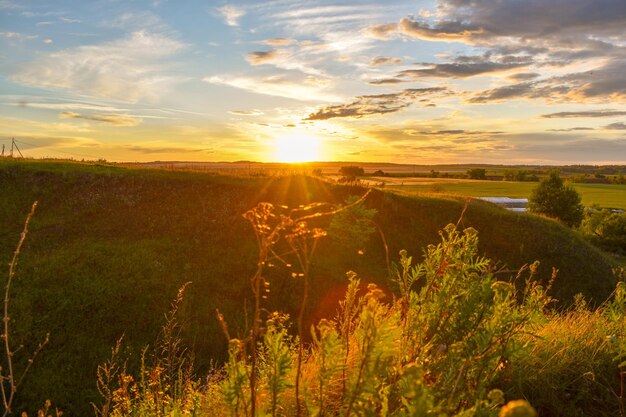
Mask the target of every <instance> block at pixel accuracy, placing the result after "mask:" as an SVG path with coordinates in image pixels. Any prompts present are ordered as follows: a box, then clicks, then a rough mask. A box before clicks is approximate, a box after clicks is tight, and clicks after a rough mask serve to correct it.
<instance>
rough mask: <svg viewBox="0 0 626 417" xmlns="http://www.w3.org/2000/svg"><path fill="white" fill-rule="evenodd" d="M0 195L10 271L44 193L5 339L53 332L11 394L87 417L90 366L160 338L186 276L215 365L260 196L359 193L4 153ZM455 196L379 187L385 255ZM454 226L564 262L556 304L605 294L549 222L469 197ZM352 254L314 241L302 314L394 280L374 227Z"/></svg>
mask: <svg viewBox="0 0 626 417" xmlns="http://www.w3.org/2000/svg"><path fill="white" fill-rule="evenodd" d="M0 191H1V194H0V263H2V265H5V267H3V269H2V271H1V273H2V276H4V277H6V276H7V273H6V272H7V271H6V265H7V263H8V261H9V258H10V256H11V254H12V251H13V250H14V246H15V244H16V242H17V240H18V238H19V232H20V231H21V227H22V222H23V219H24V217H25V215H26V213H27V212H28V210H29V208H30V205H31V203H32V202H33V201H34V200H38V201H39V208H38V211H37V213H36V215H35V218H34V219H33V221H32V223H31V227H30V233H29V236H28V240H27V245H26V246H25V248H24V249H23V253H22V255H21V257H20V265H19V268H18V274H17V276H16V281H15V283H14V291H13V298H12V301H11V302H12V304H11V311H12V317H13V318H14V319H15V320H14V321H15V323H14V324H13V328H12V329H13V332H14V334H13V336H12V337H13V343H14V344H15V345H18V344H21V343H23V344H24V345H25V346H26V347H25V350H28V349H29V346H33V345H34V344H35V343H37V342H38V341H39V340H41V338H42V337H43V336H44V335H45V333H46V332H50V335H51V336H50V344H49V345H48V346H47V347H46V348H45V350H44V352H43V354H42V355H41V356H40V357H39V358H37V362H36V364H35V366H34V367H33V368H32V371H31V373H30V374H29V375H28V377H27V379H26V382H25V384H24V386H23V388H22V391H21V393H20V396H19V400H20V402H21V404H31V405H32V406H33V407H34V406H36V405H37V404H41V402H42V401H43V400H45V399H46V398H49V399H51V400H52V401H53V402H54V403H55V404H57V405H59V406H60V408H61V409H62V410H63V411H65V413H66V415H87V414H90V413H91V410H90V407H89V405H88V404H89V402H90V401H94V402H97V401H98V396H97V392H96V389H95V374H96V366H97V364H98V363H100V362H102V361H103V360H105V359H106V358H107V357H108V356H109V354H110V349H111V347H112V346H113V345H114V344H115V342H116V340H117V339H118V338H119V337H120V336H121V335H124V337H125V346H126V347H127V351H128V352H129V353H134V354H135V355H137V354H138V352H140V351H141V348H142V347H143V346H144V345H146V344H150V343H153V342H154V340H155V338H156V337H157V335H158V332H159V329H160V327H161V325H162V323H163V313H165V312H166V311H167V308H168V305H169V303H170V300H171V299H173V298H174V296H175V294H176V291H177V289H178V288H179V287H180V286H181V285H182V284H183V283H184V282H187V281H192V282H193V284H192V285H191V286H190V287H189V288H188V291H187V298H186V302H185V304H184V305H183V310H182V317H183V320H184V322H185V336H186V340H187V341H188V343H189V344H190V345H191V346H192V347H193V349H194V351H195V353H196V360H197V363H198V365H199V367H200V368H201V369H206V366H207V364H208V363H209V361H210V360H211V359H216V360H220V359H221V358H223V356H224V353H225V338H224V336H223V335H222V333H221V331H220V329H219V326H218V323H217V321H216V320H215V309H216V308H219V309H220V311H221V312H222V313H223V314H224V315H225V317H226V319H227V320H228V322H229V325H230V326H231V331H232V332H233V335H237V334H238V333H239V334H240V335H241V334H242V333H241V332H242V329H243V328H244V322H245V319H244V314H243V312H244V311H246V310H245V306H246V300H249V298H250V284H249V278H250V276H251V275H252V274H253V272H254V269H255V266H256V242H255V239H254V235H253V232H252V229H251V228H250V226H249V225H248V224H247V222H246V220H244V219H243V217H242V216H241V214H242V213H244V212H245V211H246V210H248V209H250V208H251V207H253V206H255V205H256V204H257V203H258V202H260V201H271V202H273V203H276V204H286V205H289V206H295V205H298V204H307V203H311V202H316V201H329V202H334V203H340V202H343V201H344V200H345V198H346V197H347V196H349V195H351V194H362V193H363V192H364V191H363V190H361V189H355V188H349V187H337V186H333V185H329V184H327V183H324V182H321V181H318V180H315V179H311V178H305V177H285V178H269V179H268V178H256V179H249V178H238V177H226V176H217V175H210V174H194V173H171V172H166V171H152V170H132V169H122V168H116V167H108V166H99V165H83V164H73V163H72V164H69V163H52V162H21V161H7V160H5V161H0ZM464 204H465V202H464V201H460V200H458V199H453V198H450V199H441V198H432V197H428V196H424V197H418V198H408V197H401V196H396V195H391V194H385V193H381V192H374V193H372V194H371V195H370V197H368V200H367V202H366V205H367V206H368V207H371V208H376V209H377V210H378V214H377V215H376V218H375V221H376V223H377V224H378V226H379V228H380V230H381V231H382V233H383V234H384V236H385V237H386V240H387V242H388V244H389V252H390V257H391V259H392V261H393V260H395V259H397V253H398V251H399V250H400V249H402V248H405V249H407V250H408V251H409V253H410V254H413V255H417V256H419V255H420V254H421V251H422V249H421V248H423V247H425V246H426V245H427V244H429V243H433V242H436V241H438V234H437V233H438V231H439V230H440V229H441V228H442V227H443V226H445V225H446V224H447V223H450V222H456V221H457V220H458V219H459V216H460V214H461V212H462V211H463V206H464ZM462 225H463V226H465V227H469V226H472V227H475V228H476V229H478V230H479V233H480V242H481V250H482V251H484V253H485V255H486V256H488V257H490V258H492V259H497V260H499V261H501V262H502V264H500V266H503V265H506V266H507V267H509V268H511V269H515V268H518V267H519V266H521V265H523V264H525V263H528V262H532V261H534V260H540V261H541V262H542V267H541V269H540V274H539V275H540V277H541V278H542V279H545V280H547V279H548V278H549V276H550V270H551V267H552V266H555V267H556V268H558V269H559V270H560V272H559V278H558V279H557V282H556V284H555V288H554V295H555V296H556V297H557V298H558V299H559V300H561V301H563V302H564V303H567V302H568V301H570V300H571V298H572V297H573V295H574V294H576V293H578V292H583V293H585V294H586V295H587V296H588V297H590V298H592V299H594V300H596V301H600V300H603V299H604V297H606V296H607V295H608V294H609V292H610V291H611V289H612V288H613V287H614V285H613V279H612V275H611V267H610V264H609V263H608V261H607V260H606V259H605V258H604V257H603V256H602V254H601V253H600V252H598V251H597V250H595V249H594V248H593V247H591V246H589V245H588V244H587V243H586V242H584V241H583V240H582V239H581V238H580V237H579V236H578V235H576V234H575V233H573V232H571V231H570V230H568V229H566V228H564V227H562V226H561V225H559V224H557V223H555V222H553V221H550V220H546V219H542V218H539V217H535V216H531V215H519V214H516V213H511V212H508V211H506V210H504V209H500V208H498V207H495V206H492V205H490V204H487V203H484V202H480V201H475V200H472V201H471V202H470V203H469V204H468V207H467V210H466V212H465V214H464V216H463V219H462ZM362 250H363V252H364V253H365V255H364V256H362V255H359V254H358V253H356V251H350V252H347V251H346V250H343V249H342V248H341V247H338V246H337V245H336V244H335V243H333V241H332V239H325V240H323V241H322V242H321V243H320V247H319V250H318V252H317V254H316V256H315V258H314V262H313V265H312V281H313V287H314V290H313V294H312V296H311V299H310V302H309V307H310V308H309V309H308V317H309V319H310V320H314V319H317V318H319V317H321V316H324V315H328V314H333V313H334V311H335V308H336V304H335V299H336V297H339V296H341V295H343V291H342V289H343V288H344V286H345V284H346V280H345V272H346V271H348V270H354V271H356V272H357V273H358V274H359V275H360V276H361V277H362V278H363V279H364V280H366V281H368V280H369V281H376V282H378V283H381V284H383V285H387V286H389V281H388V280H387V279H386V277H387V266H386V262H385V251H384V246H383V244H382V240H381V239H380V236H379V235H378V234H374V235H372V237H371V239H370V241H369V243H368V244H367V245H366V247H364V248H362ZM269 274H270V279H271V282H272V292H271V296H270V297H269V300H268V304H267V308H268V309H270V310H271V309H272V308H275V307H277V306H281V308H282V309H285V310H287V311H292V312H293V311H295V309H296V307H297V306H298V305H299V302H300V295H301V291H302V288H301V285H300V283H299V282H298V281H296V280H293V279H292V278H291V277H290V273H289V271H288V270H287V269H286V268H284V267H280V266H277V267H276V268H274V269H273V270H272V271H270V273H269ZM509 275H511V274H503V275H502V278H503V279H507V278H508V277H509ZM512 275H514V273H512ZM248 304H249V303H248ZM24 356H25V355H24ZM135 359H136V357H135ZM129 364H130V366H133V364H136V360H135V361H134V362H133V361H131V362H129ZM31 411H32V410H31Z"/></svg>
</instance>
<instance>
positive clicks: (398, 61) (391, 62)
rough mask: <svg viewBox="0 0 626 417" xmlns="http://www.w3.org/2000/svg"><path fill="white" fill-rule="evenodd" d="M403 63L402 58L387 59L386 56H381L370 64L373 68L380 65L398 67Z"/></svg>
mask: <svg viewBox="0 0 626 417" xmlns="http://www.w3.org/2000/svg"><path fill="white" fill-rule="evenodd" d="M401 63H402V59H400V58H387V57H384V56H379V57H376V58H374V59H372V61H371V62H370V65H372V66H378V65H397V64H401Z"/></svg>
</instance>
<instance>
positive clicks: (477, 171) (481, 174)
mask: <svg viewBox="0 0 626 417" xmlns="http://www.w3.org/2000/svg"><path fill="white" fill-rule="evenodd" d="M486 173H487V172H486V171H485V169H484V168H472V169H468V170H467V175H468V176H469V177H470V178H471V179H473V180H484V179H485V178H486Z"/></svg>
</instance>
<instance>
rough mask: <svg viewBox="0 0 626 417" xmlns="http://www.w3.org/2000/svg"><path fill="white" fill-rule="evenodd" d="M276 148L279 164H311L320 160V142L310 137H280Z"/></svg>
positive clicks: (275, 145)
mask: <svg viewBox="0 0 626 417" xmlns="http://www.w3.org/2000/svg"><path fill="white" fill-rule="evenodd" d="M274 148H275V150H274V152H275V157H276V161H278V162H311V161H317V160H319V159H320V140H319V139H318V138H316V137H313V136H309V135H289V136H281V137H278V138H276V142H275V144H274Z"/></svg>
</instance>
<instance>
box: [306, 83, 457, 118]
mask: <svg viewBox="0 0 626 417" xmlns="http://www.w3.org/2000/svg"><path fill="white" fill-rule="evenodd" d="M446 92H447V89H446V88H445V87H432V88H413V89H406V90H403V91H401V92H398V93H390V94H376V95H366V96H358V97H356V100H355V101H353V102H351V103H348V104H340V105H335V106H326V107H322V108H321V109H319V110H318V111H317V112H315V113H312V114H310V115H309V116H308V117H307V118H306V119H305V120H327V119H332V118H336V117H353V118H359V117H364V116H371V115H376V114H387V113H395V112H397V111H400V110H402V109H404V108H407V107H409V106H410V105H411V104H412V103H413V102H414V101H415V100H416V99H418V98H421V97H423V96H432V95H441V94H444V93H446Z"/></svg>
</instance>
